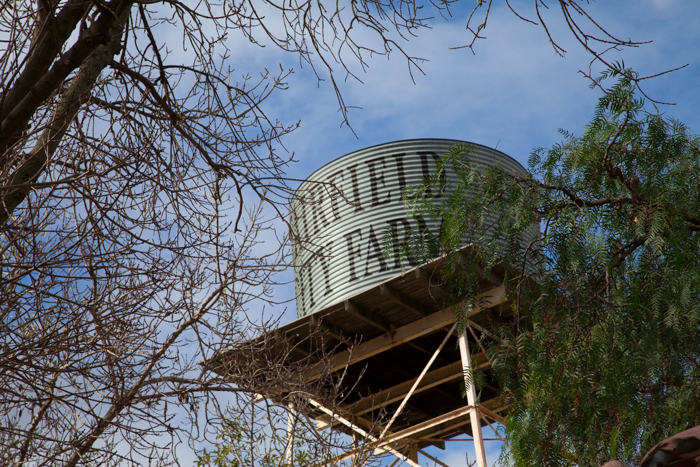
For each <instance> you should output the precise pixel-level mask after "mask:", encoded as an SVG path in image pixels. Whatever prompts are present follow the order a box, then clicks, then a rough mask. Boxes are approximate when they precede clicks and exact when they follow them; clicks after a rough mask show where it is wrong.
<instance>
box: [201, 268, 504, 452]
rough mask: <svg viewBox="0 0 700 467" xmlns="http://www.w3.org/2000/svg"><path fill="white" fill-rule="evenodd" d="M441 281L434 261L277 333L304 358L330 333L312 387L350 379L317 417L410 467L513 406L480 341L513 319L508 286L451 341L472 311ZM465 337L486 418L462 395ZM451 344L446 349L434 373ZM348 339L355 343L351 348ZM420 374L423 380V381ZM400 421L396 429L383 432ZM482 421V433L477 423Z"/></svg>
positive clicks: (485, 291)
mask: <svg viewBox="0 0 700 467" xmlns="http://www.w3.org/2000/svg"><path fill="white" fill-rule="evenodd" d="M439 277H440V262H439V261H434V262H432V263H429V264H426V265H423V266H421V267H418V268H415V269H414V270H410V271H407V272H406V273H404V274H403V275H401V276H399V277H395V278H393V279H391V280H389V281H387V282H385V283H383V284H381V285H379V286H376V287H373V288H371V289H369V290H365V291H363V292H361V293H359V294H357V295H355V296H354V297H351V298H349V299H347V300H343V301H341V302H339V303H337V304H335V305H332V306H330V307H328V308H326V309H324V310H320V311H318V312H317V313H314V314H313V315H310V316H304V317H302V318H299V319H297V320H295V321H293V322H291V323H289V324H286V325H284V326H282V327H280V328H279V329H277V330H276V331H275V332H277V333H279V334H280V335H281V336H284V338H283V339H281V341H284V342H293V343H294V347H295V351H294V353H293V354H291V355H298V358H299V359H300V360H301V359H302V358H308V356H309V355H314V352H315V351H316V349H314V348H313V345H314V344H313V342H312V339H310V338H309V336H312V335H314V333H317V332H318V331H319V330H320V331H322V332H323V333H324V335H325V337H324V339H323V342H324V344H325V347H326V348H327V349H335V351H334V353H333V354H332V355H331V356H330V358H329V359H327V360H326V361H322V362H321V361H319V363H317V364H316V366H314V367H313V368H312V369H311V370H310V372H309V373H308V375H307V377H308V379H307V380H308V381H314V380H316V379H318V378H319V377H321V376H322V375H327V374H328V372H329V371H330V372H337V371H340V370H342V371H343V372H344V373H345V376H344V380H343V381H344V383H343V384H344V389H345V390H344V391H343V393H344V394H343V395H344V399H343V402H342V404H338V405H337V407H336V408H335V409H334V411H333V412H332V413H329V412H328V409H327V408H323V407H322V406H320V404H318V403H316V404H317V406H315V407H316V410H315V415H314V416H315V417H316V418H317V420H318V423H319V426H326V427H332V428H333V429H337V430H341V431H345V432H346V433H348V434H352V433H355V434H357V433H360V431H362V432H363V433H365V435H363V436H364V437H365V440H366V441H367V442H370V441H372V442H374V443H375V446H374V448H375V449H378V450H379V451H377V452H390V453H393V454H396V455H400V457H401V459H402V460H404V461H405V462H406V459H409V460H410V459H411V456H412V453H413V454H415V453H416V452H420V451H421V450H422V449H424V448H425V447H427V446H431V445H433V446H438V447H443V446H444V440H445V439H448V440H449V439H451V438H455V437H457V436H460V435H464V434H466V435H469V436H472V435H473V434H475V428H478V431H479V434H477V436H476V437H477V438H478V437H480V430H481V426H487V425H488V424H489V423H491V422H493V421H497V422H499V423H503V422H504V420H505V419H504V417H505V416H506V414H507V407H503V406H501V405H500V402H499V399H498V393H497V388H496V383H495V382H494V381H490V362H489V361H488V359H487V358H486V355H485V354H484V352H483V351H482V350H481V349H479V348H478V347H475V346H474V336H478V335H480V334H481V333H482V332H483V329H482V325H483V324H484V322H485V314H486V313H493V314H494V315H495V314H497V313H503V314H504V315H507V314H508V302H507V300H508V298H507V295H506V289H505V287H504V286H503V285H501V284H500V283H497V282H494V281H489V280H486V279H484V280H483V283H481V284H480V286H481V291H482V292H481V293H480V295H479V296H478V297H477V303H476V306H475V307H474V308H473V309H471V311H470V312H469V313H468V315H469V316H468V319H469V322H470V326H471V328H472V329H471V332H467V331H465V333H464V334H461V335H458V334H459V333H458V332H454V333H453V335H451V336H449V337H448V338H447V339H446V341H445V338H446V336H447V333H448V331H450V329H451V328H452V325H453V324H454V323H455V321H456V316H457V314H458V313H460V312H463V309H464V304H463V303H461V302H459V300H458V299H453V300H452V301H451V300H450V298H449V297H448V296H447V294H446V293H444V292H443V291H442V290H441V289H440V287H439V283H437V282H436V279H438V280H439ZM506 319H507V318H506ZM460 338H461V339H463V340H464V339H470V340H471V341H470V342H468V341H467V340H464V342H463V346H464V345H465V344H466V345H472V349H473V350H475V352H474V355H473V356H471V357H470V359H471V366H472V368H474V369H477V368H478V369H479V370H481V371H484V372H485V376H486V378H487V381H488V382H489V383H490V384H489V385H487V387H485V388H484V389H483V391H482V394H481V400H480V402H479V406H478V407H479V408H480V410H478V411H473V409H474V407H475V402H474V401H468V400H467V399H466V398H463V397H462V394H461V390H460V386H463V385H464V370H463V369H464V368H465V367H467V365H464V364H463V360H462V358H463V355H464V348H462V349H461V350H462V354H460V346H459V345H458V341H459V340H460ZM443 341H445V343H444V348H443V349H442V350H441V351H440V352H439V354H438V355H437V356H434V357H433V358H434V363H432V365H431V366H430V367H429V368H427V369H426V364H427V363H428V362H429V361H430V359H431V356H433V354H434V352H435V350H436V349H438V347H439V346H440V345H441V343H443ZM348 342H354V343H356V345H354V346H353V347H352V348H349V347H348ZM477 349H478V352H477V351H476V350H477ZM234 354H235V349H225V350H222V351H220V352H219V353H218V354H217V355H216V356H215V357H214V358H212V359H210V360H208V361H207V363H206V365H207V367H209V368H210V369H212V370H214V371H218V372H224V371H225V367H226V361H227V359H230V358H233V357H232V355H234ZM468 354H469V353H468V352H467V355H468ZM290 363H293V362H290ZM421 373H424V376H423V377H422V378H421V379H420V381H419V376H420V375H421ZM319 381H320V380H319ZM409 393H410V399H409V400H406V401H405V398H406V396H407V395H408V394H409ZM471 395H472V396H473V393H472V394H471ZM471 398H472V397H470V399H471ZM470 402H471V404H470ZM399 408H401V409H402V410H400V411H399V413H398V414H396V411H397V409H399ZM394 415H396V416H395V417H393V416H394ZM470 416H471V417H470ZM392 417H393V418H395V420H394V421H393V422H392V423H393V426H392V427H391V431H390V432H387V433H384V432H383V431H386V424H387V420H389V419H391V418H392ZM351 421H352V422H351ZM475 423H478V425H479V426H478V427H476V426H473V425H474V424H475ZM378 426H384V427H385V428H384V429H383V430H379V429H377V428H376V427H378ZM373 428H374V430H373ZM358 430H359V431H358ZM365 430H366V431H365ZM411 462H413V461H411ZM411 462H409V463H411Z"/></svg>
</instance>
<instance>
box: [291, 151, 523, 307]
mask: <svg viewBox="0 0 700 467" xmlns="http://www.w3.org/2000/svg"><path fill="white" fill-rule="evenodd" d="M459 142H460V141H455V140H445V139H416V140H407V141H397V142H393V143H386V144H380V145H378V146H373V147H370V148H367V149H362V150H360V151H355V152H352V153H350V154H347V155H345V156H342V157H340V158H338V159H336V160H334V161H333V162H331V163H329V164H327V165H325V166H324V167H322V168H320V169H319V170H317V171H316V172H314V173H313V174H312V175H311V176H310V177H309V178H308V179H307V180H305V181H304V182H303V183H302V184H301V186H300V187H299V189H298V190H297V191H296V193H295V195H294V198H293V199H292V204H291V217H290V223H291V226H292V232H293V239H294V241H293V250H292V254H293V259H294V265H295V270H294V286H295V289H296V297H297V315H298V316H299V317H302V316H305V315H308V314H312V313H314V312H316V311H318V310H321V309H323V308H326V307H328V306H329V305H332V304H334V303H337V302H339V301H342V300H346V299H348V298H350V297H352V296H354V295H356V294H358V293H360V292H362V291H364V290H367V289H369V288H371V287H374V286H377V285H378V284H380V283H382V282H384V281H386V280H388V279H390V278H393V277H395V276H398V275H400V274H401V273H402V270H405V268H406V266H407V265H403V267H402V265H401V264H399V262H398V261H397V260H395V259H394V258H391V259H387V258H385V257H384V256H383V254H382V250H383V248H384V242H383V238H384V236H385V234H386V233H387V232H390V231H392V230H394V231H399V232H401V231H404V230H405V229H411V228H416V227H417V226H414V225H413V224H414V221H412V220H411V218H410V217H409V216H407V214H406V211H405V209H404V205H403V202H402V199H401V191H402V189H403V188H404V187H406V186H408V185H415V184H418V183H420V182H421V181H422V180H423V179H424V178H425V177H426V176H429V175H430V174H432V173H433V172H434V171H435V168H436V161H437V160H439V158H440V157H441V156H442V155H444V154H445V153H446V152H447V151H449V150H450V148H452V147H453V146H454V145H455V144H457V143H459ZM465 144H468V145H470V146H471V147H472V148H473V151H472V154H471V156H470V158H471V161H472V164H473V165H474V166H475V167H478V166H492V165H496V164H498V165H500V166H501V167H503V168H504V169H506V170H507V171H508V172H512V173H517V174H519V175H521V176H524V175H526V174H527V171H526V170H525V169H524V168H523V167H522V166H521V165H520V164H519V163H518V162H516V161H515V160H514V159H513V158H511V157H510V156H507V155H506V154H504V153H502V152H500V151H497V150H495V149H490V148H487V147H485V146H481V145H478V144H474V143H465ZM448 169H449V168H448ZM451 180H456V176H455V175H454V174H453V173H452V172H451V170H446V181H447V186H448V188H447V189H448V190H449V184H450V181H451ZM429 195H430V196H432V197H433V198H439V197H440V193H438V192H437V191H436V190H435V192H432V193H429ZM427 227H428V228H429V229H430V230H431V231H432V232H435V233H437V231H438V229H439V225H437V222H436V221H427ZM399 241H400V239H399Z"/></svg>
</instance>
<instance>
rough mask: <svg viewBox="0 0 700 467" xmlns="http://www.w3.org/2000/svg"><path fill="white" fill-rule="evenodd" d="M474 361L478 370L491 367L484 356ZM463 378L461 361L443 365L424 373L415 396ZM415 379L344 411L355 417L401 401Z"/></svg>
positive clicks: (347, 406)
mask: <svg viewBox="0 0 700 467" xmlns="http://www.w3.org/2000/svg"><path fill="white" fill-rule="evenodd" d="M474 360H475V366H477V367H479V368H488V367H490V365H491V364H490V362H489V361H488V359H487V358H486V356H485V355H483V354H482V353H480V354H477V355H475V356H474ZM463 376H464V375H463V374H462V362H461V361H456V362H454V363H451V364H449V365H445V366H443V367H441V368H438V369H436V370H433V371H430V372H428V373H426V375H425V376H424V377H423V380H422V381H421V382H420V384H419V385H418V387H417V388H416V390H415V394H417V393H420V392H423V391H427V390H428V389H431V388H433V387H435V386H439V385H441V384H443V383H447V382H449V381H454V380H456V379H459V378H462V377H463ZM416 379H417V378H413V379H410V380H408V381H404V382H403V383H400V384H397V385H395V386H392V387H390V388H387V389H385V390H383V391H380V392H378V393H377V394H373V395H371V396H368V397H366V398H364V399H362V400H360V401H359V402H356V403H354V404H347V405H346V406H344V409H345V410H347V411H351V412H352V413H353V414H355V415H363V414H366V413H367V412H371V411H373V410H376V409H379V408H382V407H384V406H386V405H389V404H392V403H394V402H397V401H399V400H401V399H403V397H404V396H405V395H406V393H408V391H409V389H411V386H413V384H414V383H415V381H416Z"/></svg>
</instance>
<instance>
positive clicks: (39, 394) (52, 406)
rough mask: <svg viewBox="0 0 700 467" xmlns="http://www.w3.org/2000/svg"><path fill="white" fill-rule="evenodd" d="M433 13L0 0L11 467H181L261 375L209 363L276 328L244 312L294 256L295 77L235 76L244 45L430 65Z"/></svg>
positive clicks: (346, 69)
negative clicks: (289, 81) (289, 94)
mask: <svg viewBox="0 0 700 467" xmlns="http://www.w3.org/2000/svg"><path fill="white" fill-rule="evenodd" d="M480 3H481V2H480ZM419 6H420V5H419V4H418V3H416V2H414V1H412V0H409V1H405V2H404V1H401V2H393V1H384V0H362V1H355V2H349V3H347V4H343V3H342V2H339V3H333V4H329V3H322V2H320V1H303V0H291V1H276V0H244V1H240V2H226V1H221V2H216V1H208V0H202V1H199V2H196V3H191V2H179V1H163V2H154V1H150V0H143V1H128V0H38V1H37V2H33V1H30V0H16V1H3V2H1V3H0V8H1V10H0V42H1V43H2V48H1V50H0V346H1V349H0V464H2V465H49V464H50V465H55V464H56V465H67V466H74V465H88V464H107V465H109V464H116V463H119V462H122V461H124V462H135V463H148V462H150V463H153V464H168V463H172V462H173V461H176V458H175V446H176V445H177V444H178V443H179V442H185V441H187V440H190V439H193V438H197V437H199V436H201V435H202V433H201V432H200V431H199V428H201V426H200V425H198V423H197V422H198V420H199V419H198V418H197V416H198V415H201V414H204V415H203V416H209V415H211V416H213V417H218V416H220V415H221V414H222V412H224V411H225V410H224V409H222V408H221V407H220V404H219V403H218V402H219V400H218V399H217V394H221V393H227V392H228V393H245V394H247V395H250V394H254V393H256V392H260V391H262V390H263V389H265V388H261V387H259V381H260V380H258V379H255V378H242V377H240V374H241V373H236V372H235V371H233V373H225V374H224V376H221V375H219V374H215V373H211V372H208V371H205V370H203V369H202V366H201V365H200V362H201V361H202V360H203V359H206V358H208V357H209V356H211V355H212V354H213V353H214V352H215V351H216V350H217V349H219V348H221V347H225V346H227V345H234V344H237V343H240V342H244V341H247V340H249V339H251V338H252V337H254V336H256V335H260V334H261V333H263V332H264V331H265V330H266V329H267V328H266V326H269V325H270V323H265V322H263V321H262V320H259V319H256V318H255V317H253V316H251V315H249V314H248V312H249V311H250V309H251V306H255V307H258V308H259V307H262V303H264V302H265V301H271V300H272V299H273V288H274V287H275V285H276V284H275V282H274V279H275V278H274V274H275V273H276V272H277V271H279V270H281V269H282V268H284V267H286V266H287V263H288V251H287V244H286V241H285V234H284V233H283V230H280V227H283V225H284V207H283V206H284V203H285V202H286V200H287V197H288V195H289V191H290V190H289V186H288V185H287V181H285V178H284V172H283V170H284V167H285V165H286V164H287V163H288V162H289V158H286V157H282V156H280V154H278V153H277V152H276V151H275V147H276V142H278V140H279V138H280V137H282V136H283V135H285V134H286V133H288V132H289V131H291V130H293V129H294V128H295V124H291V125H284V124H282V123H280V122H278V121H277V120H276V119H274V118H268V116H267V115H265V114H264V113H263V111H262V110H261V104H262V103H263V102H264V101H265V100H266V99H267V98H268V97H269V96H270V95H271V93H273V92H274V91H276V90H278V89H280V88H284V87H285V86H286V84H285V77H286V75H287V72H286V71H285V70H278V71H277V72H273V71H271V70H264V71H263V72H262V73H261V74H260V76H259V78H252V75H249V74H246V73H241V72H238V73H237V72H235V70H233V69H232V68H230V62H229V60H228V52H229V49H228V48H227V47H229V46H231V42H230V41H229V38H230V37H234V36H235V37H239V38H242V39H248V40H250V41H253V42H257V41H260V42H261V43H266V44H268V45H270V44H271V45H274V46H276V47H278V48H281V49H282V50H284V51H287V52H290V53H293V54H296V55H297V56H299V57H300V58H301V60H304V61H306V62H307V63H309V64H311V65H312V66H318V67H319V68H318V70H319V71H318V73H319V76H323V77H326V78H329V79H330V81H331V82H332V85H333V86H334V87H335V89H336V91H337V90H338V86H337V84H336V76H337V74H341V75H343V74H347V73H350V74H352V71H351V67H350V66H347V65H348V63H349V61H352V63H355V64H357V63H359V65H360V68H363V67H364V66H366V64H367V63H366V61H365V60H366V58H367V57H368V56H370V55H372V54H388V53H389V52H391V51H396V52H398V53H399V54H401V55H402V56H403V57H404V58H405V59H406V60H407V61H408V63H409V67H413V66H417V65H418V64H419V63H420V62H419V60H418V59H416V58H413V57H411V56H410V55H408V54H405V53H403V50H402V48H401V44H402V42H401V40H403V39H402V38H403V37H404V36H405V37H407V36H410V35H412V34H414V33H415V31H416V30H417V29H418V28H421V27H423V26H425V25H426V24H427V23H426V22H427V20H428V19H429V18H428V17H427V16H422V15H423V13H422V10H421V9H420V8H419ZM437 7H438V8H439V9H443V8H446V7H447V4H446V3H445V4H439V5H437ZM368 33H369V34H371V35H373V36H372V37H373V39H372V40H369V42H368V43H374V44H375V47H370V46H369V45H367V43H365V42H361V41H360V40H361V39H362V40H363V41H364V40H367V37H368ZM338 102H339V105H340V108H341V110H342V111H343V115H346V114H345V105H344V103H343V100H342V97H341V96H340V94H339V93H338ZM250 358H252V357H250ZM245 361H246V359H243V360H241V362H240V365H241V368H247V367H246V363H245ZM234 370H235V369H234ZM267 370H268V371H267V372H266V373H265V375H266V376H265V377H264V378H263V379H262V380H263V381H265V380H266V379H265V378H268V379H267V381H268V382H269V381H274V384H275V385H277V386H279V387H283V388H284V387H286V388H287V390H288V391H298V390H302V389H301V388H300V387H299V384H301V383H300V380H299V379H298V378H297V379H295V378H294V377H293V376H294V374H290V373H289V372H286V373H285V371H287V370H283V369H282V368H281V367H280V366H278V365H277V366H275V365H271V366H270V368H268V369H267ZM236 374H238V375H239V376H238V377H234V376H235V375H236ZM296 374H297V375H298V374H300V373H296ZM270 375H272V377H271V376H270ZM258 376H260V375H258ZM258 376H256V377H258ZM270 378H271V379H270ZM279 387H278V388H277V389H276V391H279V390H280V388H279ZM319 387H320V386H319ZM326 387H328V386H326ZM268 388H269V386H268ZM303 390H304V391H314V388H313V387H311V386H304V388H303ZM173 405H176V406H180V407H184V408H185V409H186V410H188V411H189V413H190V414H191V416H192V420H191V423H189V422H188V423H185V422H181V420H180V419H179V415H177V411H174V410H173Z"/></svg>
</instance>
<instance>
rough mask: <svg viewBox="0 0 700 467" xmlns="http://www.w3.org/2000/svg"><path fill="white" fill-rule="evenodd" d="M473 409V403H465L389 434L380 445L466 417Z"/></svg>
mask: <svg viewBox="0 0 700 467" xmlns="http://www.w3.org/2000/svg"><path fill="white" fill-rule="evenodd" d="M472 409H474V406H473V405H465V406H464V407H460V408H458V409H456V410H453V411H452V412H447V413H446V414H442V415H440V416H439V417H435V418H433V419H432V420H426V421H425V422H422V423H418V424H416V425H413V426H412V427H409V428H406V429H405V430H401V431H398V432H396V433H393V434H391V435H389V436H387V438H386V441H385V442H384V443H383V444H382V445H381V446H380V447H384V444H387V443H393V442H396V441H398V440H400V439H403V438H408V437H409V436H411V435H415V434H417V433H420V432H421V431H425V430H428V429H430V428H433V427H435V426H436V425H440V424H441V423H445V422H449V421H451V420H454V419H456V418H460V417H464V416H465V415H468V414H469V412H470V411H471V410H472Z"/></svg>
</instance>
